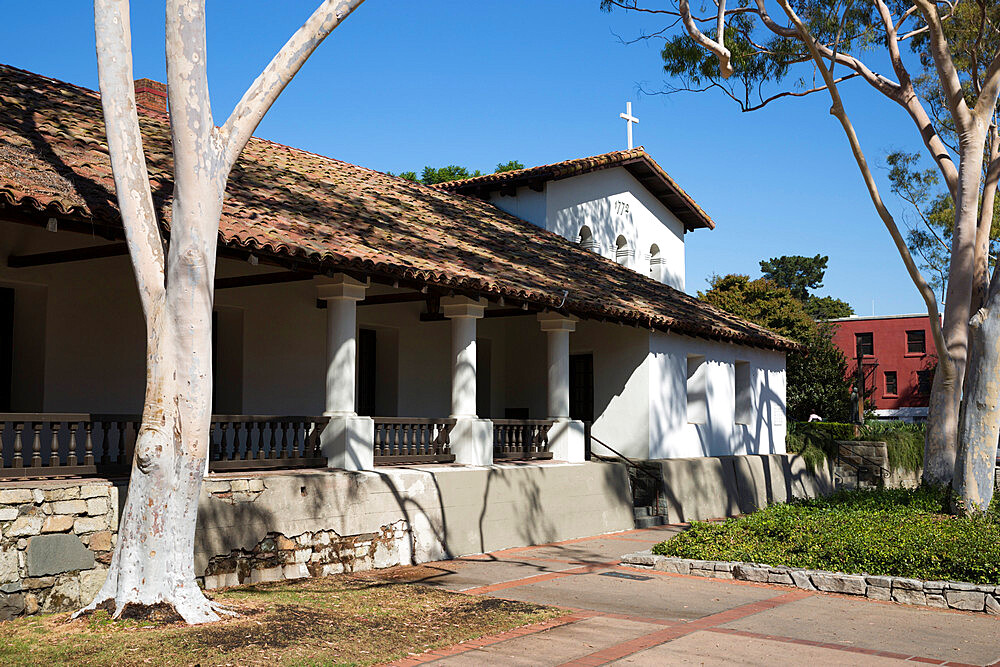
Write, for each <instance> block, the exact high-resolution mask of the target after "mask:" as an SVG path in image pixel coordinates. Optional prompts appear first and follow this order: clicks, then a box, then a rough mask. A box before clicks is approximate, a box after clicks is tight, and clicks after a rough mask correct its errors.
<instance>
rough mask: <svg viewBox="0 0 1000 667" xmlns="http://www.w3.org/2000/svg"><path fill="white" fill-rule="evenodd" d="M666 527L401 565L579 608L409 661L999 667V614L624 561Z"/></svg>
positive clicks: (453, 582) (405, 576)
mask: <svg viewBox="0 0 1000 667" xmlns="http://www.w3.org/2000/svg"><path fill="white" fill-rule="evenodd" d="M679 530H681V527H678V526H664V527H660V528H650V529H645V530H635V531H629V532H627V533H617V534H614V535H602V536H598V537H591V538H583V539H579V540H569V541H567V542H559V543H556V544H547V545H542V546H538V547H526V548H520V549H507V550H504V551H498V552H495V553H492V554H485V555H482V556H470V557H466V558H459V559H456V560H452V561H445V562H440V563H430V564H427V565H421V566H415V567H408V568H396V569H395V570H391V571H386V572H385V576H390V577H392V578H393V579H395V580H397V581H399V580H406V581H412V582H414V583H423V584H427V585H432V586H440V587H442V588H446V589H448V590H453V591H461V592H464V593H467V594H470V595H487V596H492V597H502V598H507V599H511V600H522V601H526V602H536V603H539V604H548V605H556V606H560V607H565V608H568V609H571V610H572V612H573V613H571V614H570V615H569V616H566V617H563V618H561V619H557V620H554V621H550V622H547V623H541V624H538V625H535V626H531V627H528V628H521V629H518V630H515V631H512V632H508V633H505V634H503V635H498V636H494V637H484V638H481V639H478V640H475V641H470V642H464V643H462V644H458V645H456V646H453V647H450V648H447V649H441V650H438V651H432V652H429V653H424V654H420V655H416V656H411V658H409V659H407V660H404V661H401V662H398V663H395V664H396V665H399V666H400V667H403V666H404V665H405V666H409V665H418V664H420V665H423V664H431V665H449V666H452V667H458V666H464V665H469V666H473V665H476V666H479V665H491V664H497V665H581V666H584V665H585V666H588V667H592V666H595V665H675V664H677V665H688V664H698V665H704V664H709V665H710V664H743V665H760V664H765V663H766V664H777V665H783V664H809V665H810V667H819V666H820V665H843V664H852V665H893V664H899V663H900V662H902V661H910V662H917V663H924V664H933V665H953V666H954V665H1000V618H997V617H993V616H987V615H984V614H973V613H965V612H956V611H948V610H940V609H930V608H927V607H910V606H906V605H898V604H894V603H889V602H875V601H870V600H859V599H857V598H849V597H844V596H838V595H832V594H825V593H810V592H806V591H800V590H797V589H793V588H790V587H782V586H769V585H766V584H754V583H749V582H734V581H723V580H715V579H705V578H702V577H689V576H683V575H675V574H666V573H654V572H650V571H646V570H639V569H633V568H629V567H625V566H620V565H618V564H617V563H618V559H619V557H620V556H621V555H622V554H625V553H630V552H633V551H639V550H642V549H647V548H649V547H650V546H651V545H653V544H655V543H656V542H660V541H663V540H664V539H666V538H667V537H669V536H670V535H672V534H674V533H676V532H678V531H679Z"/></svg>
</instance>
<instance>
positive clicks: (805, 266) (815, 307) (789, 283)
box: [760, 255, 854, 320]
mask: <svg viewBox="0 0 1000 667" xmlns="http://www.w3.org/2000/svg"><path fill="white" fill-rule="evenodd" d="M828 261H830V258H829V257H827V256H826V255H816V256H815V257H804V256H802V255H782V256H781V257H772V258H771V259H767V260H763V261H761V263H760V270H761V273H763V274H764V278H765V279H766V280H769V281H771V282H772V283H774V284H775V285H778V286H779V287H785V288H787V289H788V290H789V291H790V292H791V293H792V296H794V297H795V298H796V299H798V300H799V301H801V302H802V303H803V304H804V305H805V308H806V312H807V313H809V316H810V317H812V318H813V319H814V320H832V319H835V318H838V317H850V316H851V315H853V314H854V309H853V308H851V306H850V305H849V304H848V303H847V302H846V301H842V300H840V299H835V298H833V297H831V296H816V295H815V294H810V293H809V292H810V290H815V289H819V288H820V287H822V286H823V277H824V276H825V275H826V264H827V262H828Z"/></svg>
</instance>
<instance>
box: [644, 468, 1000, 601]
mask: <svg viewBox="0 0 1000 667" xmlns="http://www.w3.org/2000/svg"><path fill="white" fill-rule="evenodd" d="M945 504H946V494H945V492H944V491H942V490H940V489H935V488H929V487H921V488H919V489H876V490H860V491H838V492H837V493H835V494H834V495H832V496H830V497H827V498H817V499H811V500H797V501H794V502H791V503H788V504H786V505H774V506H772V507H769V508H767V509H764V510H761V511H759V512H754V513H753V514H749V515H747V516H743V517H737V518H735V519H729V520H728V521H726V522H724V523H701V522H694V523H692V526H691V529H690V530H688V531H686V532H684V533H682V534H680V535H678V536H676V537H675V538H674V539H672V540H670V541H668V542H663V543H661V544H658V545H656V546H655V547H653V551H654V553H659V554H664V555H669V556H679V557H682V558H695V559H699V560H726V561H744V562H754V563H767V564H769V565H784V566H788V567H804V568H809V569H814V570H832V571H835V572H850V573H864V574H873V575H882V576H899V577H913V578H917V579H925V580H954V581H968V582H972V583H976V584H992V585H996V584H1000V523H998V521H997V515H996V514H988V515H986V516H983V517H977V518H959V517H954V516H948V515H947V514H945V513H944V508H945Z"/></svg>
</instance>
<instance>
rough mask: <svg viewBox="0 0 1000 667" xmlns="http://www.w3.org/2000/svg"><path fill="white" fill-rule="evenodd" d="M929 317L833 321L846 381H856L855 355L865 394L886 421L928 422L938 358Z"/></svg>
mask: <svg viewBox="0 0 1000 667" xmlns="http://www.w3.org/2000/svg"><path fill="white" fill-rule="evenodd" d="M929 322H930V321H929V318H928V317H927V315H887V316H884V317H848V318H843V319H837V320H831V321H830V323H831V324H833V325H834V327H835V329H834V334H833V343H834V344H835V345H836V346H837V347H838V348H840V350H841V351H842V352H843V353H844V356H845V357H847V366H848V373H849V377H851V378H855V377H857V369H858V356H859V355H860V356H861V363H862V368H863V369H864V375H865V395H866V396H867V398H868V400H869V401H870V402H871V403H874V405H875V412H876V414H877V415H878V416H879V417H882V418H886V419H902V420H905V421H923V420H925V419H927V405H928V398H929V396H930V391H931V380H932V379H933V377H934V367H935V366H936V365H937V355H936V354H935V351H934V340H933V338H932V336H931V330H930V323H929Z"/></svg>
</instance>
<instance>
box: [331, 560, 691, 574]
mask: <svg viewBox="0 0 1000 667" xmlns="http://www.w3.org/2000/svg"><path fill="white" fill-rule="evenodd" d="M653 569H654V570H659V571H660V572H673V573H675V574H689V573H690V572H691V563H689V562H688V561H686V560H684V559H683V558H664V557H662V556H659V557H657V559H656V562H655V563H654V564H653ZM323 571H324V572H326V568H325V567H324V568H323ZM335 574H336V573H335ZM323 576H324V577H325V576H327V575H326V574H324V575H323Z"/></svg>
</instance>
